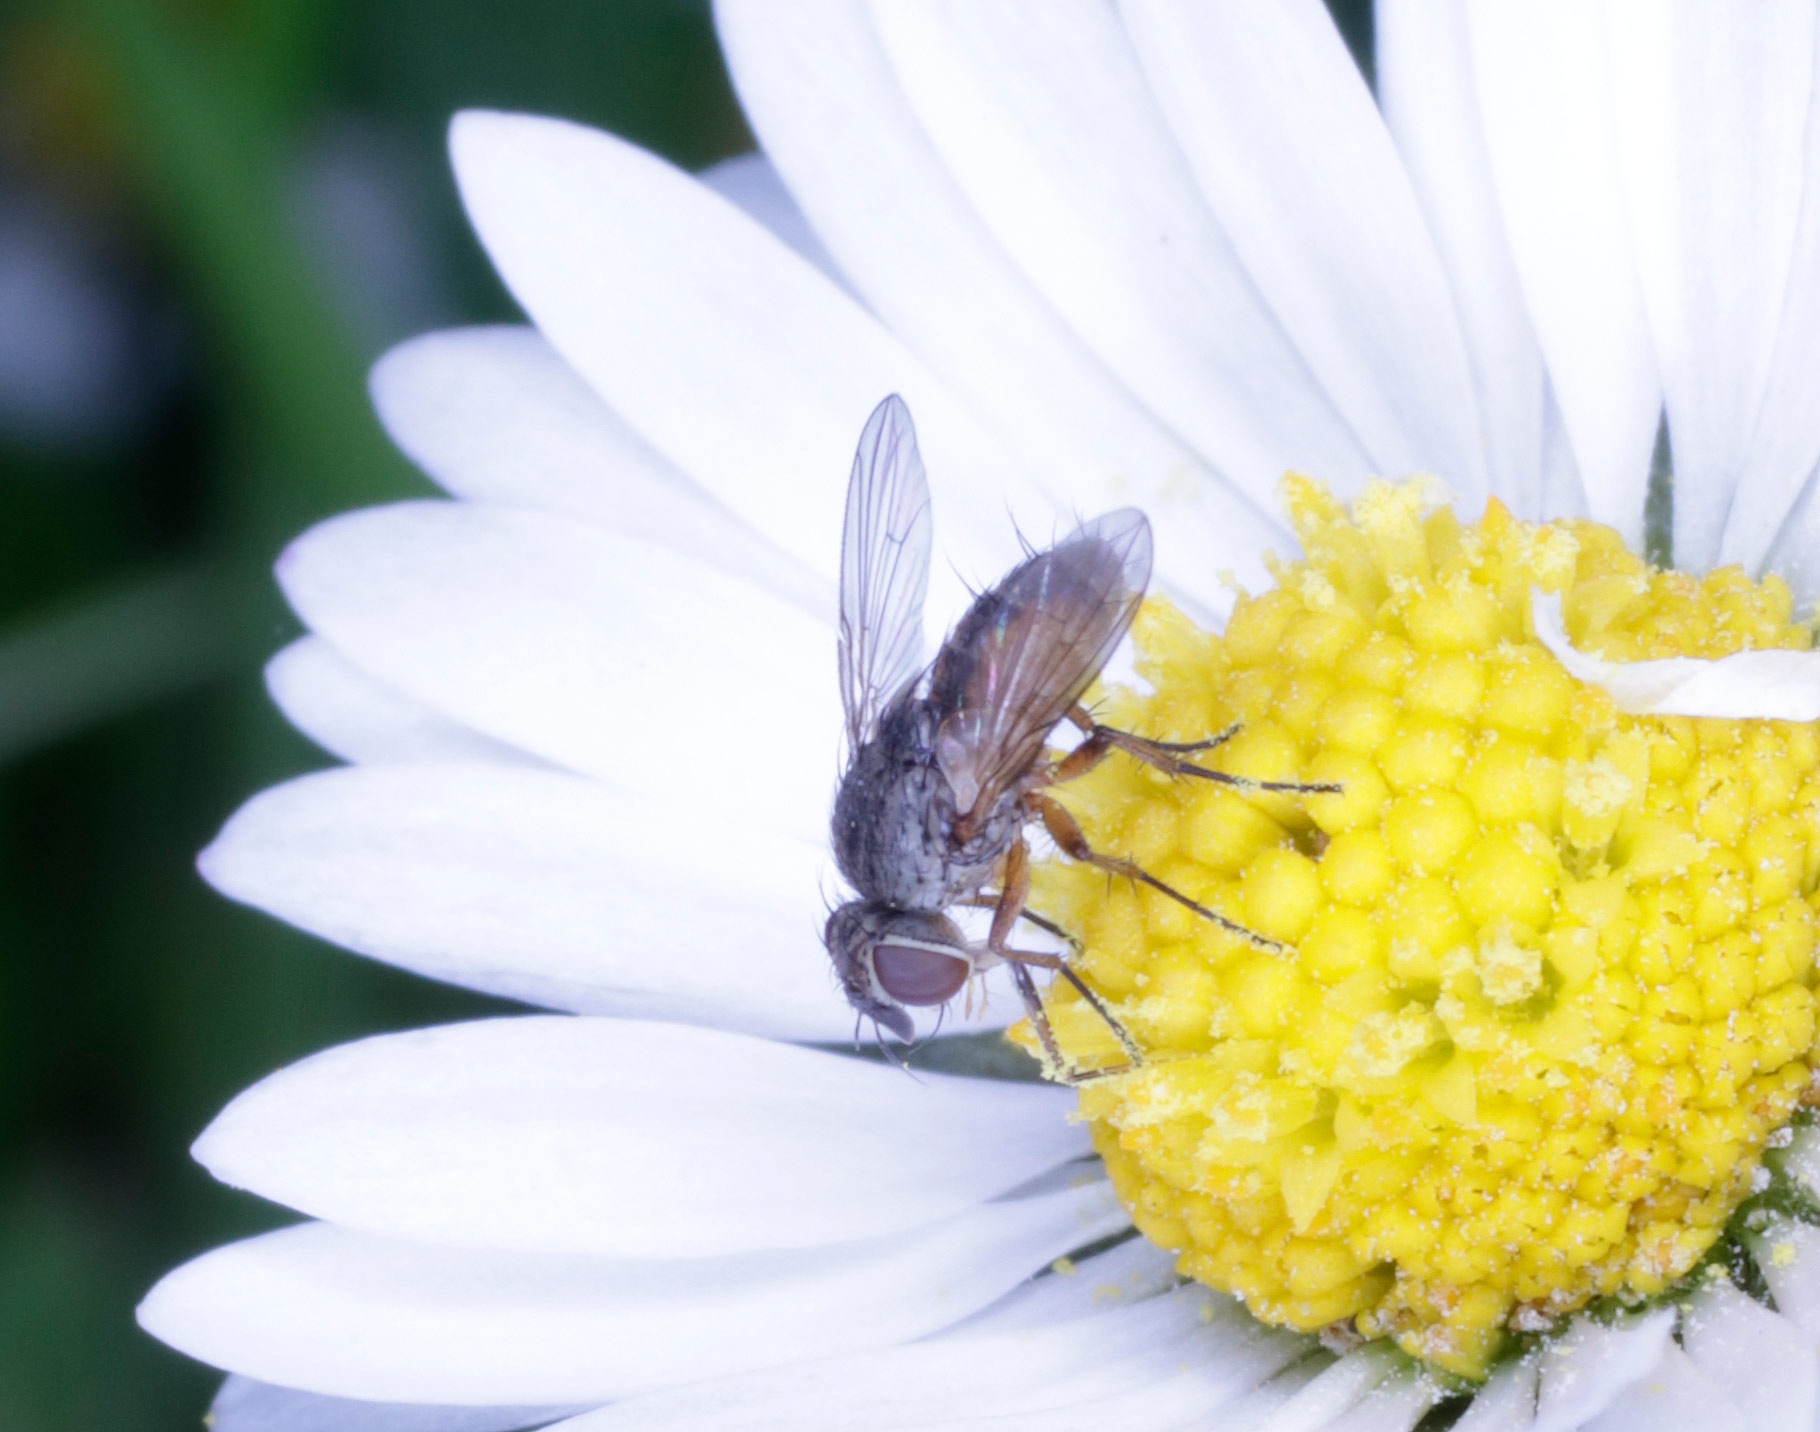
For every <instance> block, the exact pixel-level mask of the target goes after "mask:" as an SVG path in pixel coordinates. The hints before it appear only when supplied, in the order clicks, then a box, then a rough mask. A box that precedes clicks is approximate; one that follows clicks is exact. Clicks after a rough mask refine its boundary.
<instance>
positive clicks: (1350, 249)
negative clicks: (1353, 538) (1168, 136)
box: [1119, 0, 1489, 507]
mask: <svg viewBox="0 0 1820 1432" xmlns="http://www.w3.org/2000/svg"><path fill="white" fill-rule="evenodd" d="M1119 9H1120V13H1121V14H1122V15H1123V16H1124V19H1125V25H1126V28H1127V30H1128V31H1129V33H1130V35H1131V40H1132V44H1133V46H1134V47H1135V49H1136V51H1137V55H1138V59H1139V61H1140V63H1141V64H1142V65H1143V68H1144V73H1145V75H1146V76H1147V77H1148V79H1149V81H1150V85H1151V88H1152V90H1153V91H1154V92H1155V94H1156V97H1157V100H1158V102H1159V104H1160V105H1161V106H1162V110H1163V113H1164V114H1165V115H1166V116H1167V117H1168V120H1169V124H1170V127H1171V129H1172V130H1173V132H1174V134H1175V136H1176V138H1177V140H1178V141H1179V142H1180V144H1181V146H1182V149H1183V151H1184V152H1185V153H1186V155H1187V157H1188V162H1189V164H1190V165H1191V167H1192V168H1193V170H1194V174H1195V177H1196V179H1197V180H1198V181H1199V182H1200V187H1201V192H1202V193H1203V194H1204V195H1205V196H1206V198H1207V200H1208V203H1209V205H1210V207H1211V208H1212V209H1213V212H1214V214H1215V215H1216V216H1217V218H1218V219H1219V221H1220V224H1221V225H1222V226H1223V227H1224V229H1225V231H1226V233H1227V235H1228V237H1229V238H1230V239H1231V241H1232V245H1233V248H1234V249H1235V250H1236V252H1237V254H1238V257H1239V258H1240V260H1241V261H1242V262H1243V264H1244V267H1245V271H1246V273H1248V274H1249V275H1250V277H1251V280H1252V282H1253V283H1255V284H1256V285H1257V286H1258V289H1259V291H1260V292H1261V293H1262V294H1263V296H1264V299H1265V301H1266V302H1267V303H1268V304H1269V305H1270V308H1271V311H1272V312H1274V313H1275V314H1276V316H1277V318H1278V319H1279V320H1280V321H1281V323H1282V325H1283V327H1284V328H1285V330H1287V332H1288V334H1289V336H1290V338H1291V340H1292V341H1293V342H1294V343H1295V345H1296V347H1297V349H1298V350H1299V351H1300V352H1301V354H1302V356H1303V357H1304V358H1305V359H1306V360H1307V362H1308V366H1309V368H1310V369H1311V370H1312V371H1313V372H1314V374H1315V377H1316V379H1317V380H1318V381H1319V382H1320V384H1321V386H1322V387H1323V388H1324V389H1325V390H1326V392H1327V394H1328V396H1329V397H1330V398H1331V399H1332V400H1333V402H1334V404H1335V405H1336V406H1337V407H1338V408H1339V410H1340V411H1341V413H1343V414H1344V415H1345V417H1346V418H1347V420H1348V421H1349V422H1350V424H1351V426H1352V429H1353V431H1354V432H1356V433H1357V434H1358V435H1359V438H1360V441H1361V442H1362V443H1363V444H1364V446H1365V449H1366V451H1367V452H1368V453H1369V454H1370V457H1371V460H1372V462H1373V463H1374V464H1375V465H1376V468H1377V470H1378V471H1379V472H1382V473H1385V474H1387V475H1390V476H1396V477H1401V476H1404V475H1407V474H1408V473H1411V472H1416V471H1433V472H1438V473H1441V474H1443V475H1444V476H1445V478H1446V480H1447V482H1448V483H1449V484H1450V485H1451V486H1452V487H1453V488H1454V490H1455V491H1456V492H1458V493H1459V494H1460V495H1461V496H1463V497H1464V498H1466V499H1467V500H1468V502H1469V503H1470V505H1472V506H1474V507H1476V506H1477V505H1478V504H1479V503H1480V502H1482V501H1483V500H1484V498H1485V496H1486V494H1487V492H1488V491H1489V484H1488V481H1487V478H1486V466H1485V456H1484V440H1483V434H1482V431H1481V425H1480V421H1479V413H1478V401H1477V398H1476V396H1475V395H1474V392H1473V384H1472V374H1471V370H1470V368H1469V366H1468V364H1467V359H1466V345H1465V341H1464V339H1463V338H1462V337H1461V332H1460V323H1459V319H1458V318H1457V317H1456V315H1455V313H1454V306H1453V298H1452V295H1451V294H1450V292H1449V290H1448V285H1447V279H1446V276H1445V274H1444V273H1443V272H1442V268H1441V260H1440V256H1439V254H1437V253H1436V251H1435V245H1434V241H1433V240H1432V239H1431V238H1430V236H1429V232H1428V227H1427V225H1426V224H1425V223H1424V222H1423V219H1422V213H1421V210H1420V209H1419V208H1418V207H1417V205H1416V198H1415V194H1414V193H1413V192H1412V190H1411V188H1410V184H1409V179H1408V177H1407V175H1406V174H1405V173H1404V170H1403V166H1402V164H1401V162H1400V161H1399V160H1398V157H1397V151H1396V149H1395V147H1394V146H1393V145H1392V144H1391V142H1390V135H1389V132H1388V131H1387V130H1386V129H1385V127H1384V122H1383V120H1382V119H1381V118H1380V116H1379V114H1378V109H1377V106H1376V104H1374V103H1373V101H1372V97H1371V91H1370V90H1369V89H1368V88H1367V87H1366V85H1365V80H1364V77H1363V76H1362V75H1361V74H1360V73H1359V69H1358V66H1357V65H1356V64H1354V63H1353V59H1352V56H1351V55H1350V54H1348V53H1347V50H1346V46H1345V44H1344V42H1343V41H1342V40H1341V39H1340V35H1339V32H1338V31H1337V30H1336V29H1335V28H1334V25H1333V21H1332V19H1331V17H1330V16H1329V15H1328V13H1327V9H1326V7H1325V6H1324V5H1322V4H1321V3H1320V0H1281V3H1278V4H1274V5H1250V6H1246V5H1204V4H1196V3H1192V0H1188V3H1184V0H1121V3H1120V6H1119ZM1260 116H1267V117H1268V120H1267V122H1263V123H1260Z"/></svg>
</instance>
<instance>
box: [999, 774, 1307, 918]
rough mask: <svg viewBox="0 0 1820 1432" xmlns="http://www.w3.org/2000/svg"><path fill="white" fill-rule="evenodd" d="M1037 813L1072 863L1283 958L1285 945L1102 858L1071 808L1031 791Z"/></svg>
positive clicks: (1125, 863) (1137, 868) (1133, 868)
mask: <svg viewBox="0 0 1820 1432" xmlns="http://www.w3.org/2000/svg"><path fill="white" fill-rule="evenodd" d="M1024 799H1025V800H1027V801H1029V802H1030V804H1031V805H1032V806H1034V807H1035V809H1036V813H1037V814H1038V815H1039V816H1041V817H1042V821H1043V829H1044V830H1046V831H1048V832H1049V838H1050V839H1051V840H1053V841H1054V842H1055V843H1056V845H1057V846H1058V847H1059V848H1060V849H1061V852H1062V854H1063V855H1066V856H1067V857H1069V859H1071V860H1078V861H1080V862H1081V863H1082V864H1084V865H1091V866H1094V867H1095V868H1096V869H1099V870H1104V871H1105V872H1106V873H1107V874H1109V875H1122V876H1124V877H1125V879H1127V880H1135V881H1136V882H1137V883H1138V884H1140V885H1148V886H1149V887H1150V888H1151V889H1152V890H1154V891H1156V892H1157V893H1158V894H1159V895H1167V896H1168V897H1169V898H1170V899H1171V900H1174V901H1175V902H1176V903H1177V904H1179V905H1186V906H1187V907H1188V908H1189V909H1190V910H1192V911H1194V913H1195V914H1197V915H1199V916H1200V917H1201V918H1202V919H1205V920H1211V921H1213V923H1214V924H1216V925H1218V926H1219V927H1220V928H1221V929H1222V930H1229V931H1231V932H1232V933H1233V934H1235V935H1237V936H1238V937H1239V938H1240V939H1242V940H1246V941H1249V942H1250V943H1251V944H1253V945H1255V946H1257V948H1258V949H1260V950H1268V951H1269V952H1270V953H1271V954H1281V953H1282V950H1283V945H1282V943H1281V942H1280V941H1277V940H1273V939H1271V938H1270V937H1269V936H1267V935H1260V934H1259V933H1258V932H1257V931H1256V930H1248V929H1246V928H1245V927H1244V926H1243V925H1241V924H1239V923H1238V922H1237V921H1236V920H1228V919H1227V918H1226V917H1225V916H1224V915H1222V914H1220V913H1219V911H1217V910H1210V909H1208V908H1207V907H1206V906H1205V905H1203V904H1201V902H1200V901H1198V900H1194V899H1190V898H1189V897H1188V896H1186V895H1184V894H1183V893H1182V892H1181V891H1180V890H1177V889H1176V888H1175V887H1174V886H1173V885H1166V884H1164V883H1163V882H1162V881H1161V880H1158V879H1157V878H1156V876H1154V875H1152V874H1151V873H1150V872H1149V871H1148V870H1146V869H1144V867H1143V866H1141V865H1139V864H1138V863H1137V862H1136V861H1135V860H1127V859H1125V858H1124V857H1123V856H1119V855H1103V854H1101V853H1100V852H1099V851H1097V850H1095V849H1094V848H1093V847H1092V846H1091V845H1089V844H1088V843H1087V835H1086V832H1084V831H1083V830H1082V829H1081V825H1080V822H1079V821H1077V820H1076V819H1075V818H1074V817H1073V816H1072V815H1070V814H1069V813H1068V808H1067V807H1066V806H1064V805H1062V804H1061V802H1059V801H1057V800H1055V799H1053V798H1052V797H1050V796H1046V795H1044V794H1043V793H1042V792H1041V791H1031V792H1029V793H1028V794H1027V795H1026V796H1025V797H1024Z"/></svg>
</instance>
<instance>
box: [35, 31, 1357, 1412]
mask: <svg viewBox="0 0 1820 1432" xmlns="http://www.w3.org/2000/svg"><path fill="white" fill-rule="evenodd" d="M1333 3H1334V8H1335V9H1336V10H1337V11H1339V12H1341V13H1342V14H1343V15H1344V17H1345V19H1346V20H1347V21H1348V22H1349V24H1348V30H1349V38H1350V39H1351V40H1352V41H1353V42H1354V49H1355V53H1363V52H1366V51H1367V50H1368V43H1369V42H1368V37H1367V31H1368V22H1367V21H1366V20H1365V11H1366V8H1367V6H1366V3H1365V0H1333ZM467 105H491V106H498V107H503V108H519V109H528V110H537V111H544V112H550V113H557V114H563V115H568V116H571V117H574V118H579V119H584V120H588V121H591V122H593V123H596V124H600V125H603V126H605V127H607V128H610V129H613V130H615V131H617V132H619V133H621V134H623V135H626V136H628V137H630V138H632V139H634V140H636V141H638V142H640V143H643V144H646V145H649V146H650V147H652V148H654V149H656V150H658V151H659V152H660V153H663V154H665V155H667V156H669V157H670V158H672V159H673V160H675V161H677V162H678V163H681V164H683V165H686V166H689V167H698V166H701V165H704V164H707V163H709V162H712V161H713V160H715V159H718V158H721V157H723V156H726V155H730V154H734V153H738V152H741V151H743V150H745V149H747V148H749V147H750V144H751V140H750V136H749V134H748V133H747V131H746V129H745V127H744V124H743V122H742V121H741V119H740V116H739V112H738V108H737V106H736V105H735V103H734V100H733V97H732V94H731V91H730V89H729V87H728V84H727V80H726V76H725V73H724V70H723V68H722V65H721V62H720V58H719V55H718V53H717V51H716V49H715V45H714V38H713V32H712V26H711V23H710V19H709V16H708V13H707V6H706V3H705V0H704V3H692V0H511V3H509V4H502V3H498V2H497V0H494V3H487V0H362V3H334V0H62V3H34V0H0V1429H3V1432H50V1429H57V1432H62V1430H63V1429H70V1432H76V1429H81V1432H89V1429H95V1432H100V1430H101V1429H106V1430H107V1432H140V1429H194V1428H196V1427H197V1426H198V1425H199V1421H200V1417H201V1414H202V1411H203V1409H204V1408H205V1407H206V1405H207V1403H208V1399H209V1397H210V1396H211V1394H212V1392H213V1389H214V1386H215V1384H216V1382H217V1380H218V1379H217V1376H216V1374H213V1373H211V1372H210V1371H208V1370H207V1369H204V1368H201V1367H199V1366H196V1365H195V1364H192V1363H190V1362H188V1361H187V1360H185V1359H183V1358H181V1357H179V1356H178V1355H176V1354H174V1353H172V1352H170V1351H168V1350H166V1349H164V1348H162V1347H160V1346H159V1345H157V1344H156V1343H154V1342H152V1340H151V1339H149V1338H147V1337H146V1336H144V1335H143V1334H141V1333H140V1332H139V1331H138V1329H137V1328H136V1327H135V1326H134V1324H133V1320H132V1309H133V1305H134V1304H135V1303H136V1302H137V1300H138V1299H139V1297H140V1296H141V1294H142V1293H143V1292H144V1290H145V1289H146V1288H147V1287H148V1286H149V1285H150V1284H151V1283H152V1281H153V1280H154V1279H156V1278H157V1276H158V1275H159V1274H160V1273H161V1272H163V1271H164V1270H165V1269H167V1268H169V1267H170V1266H171V1265H173V1264H175V1263H177V1262H179V1261H181V1260H182V1259H184V1258H186V1257H188V1256H190V1255H191V1254H193V1253H196V1252H199V1251H201V1250H202V1249H204V1248H207V1247H209V1246H211V1245H213V1244H216V1243H219V1242H222V1241H224V1240H226V1239H229V1238H233V1237H237V1236H240V1235H242V1234H245V1233H248V1232H251V1231H254V1230H256V1229H258V1228H261V1227H269V1226H272V1225H274V1224H276V1223H279V1222H283V1221H285V1217H284V1215H282V1214H281V1213H280V1212H279V1211H278V1210H275V1209H272V1208H270V1207H267V1206H265V1205H262V1204H260V1203H259V1202H258V1201H256V1200H254V1199H251V1198H247V1197H244V1196H240V1195H236V1194H233V1193H231V1192H229V1191H227V1190H225V1189H221V1188H219V1187H217V1186H216V1185H214V1184H212V1183H211V1182H210V1181H209V1180H208V1178H207V1177H205V1176H204V1175H203V1173H202V1172H201V1170H200V1169H198V1168H197V1167H196V1166H195V1165H193V1164H192V1163H191V1162H190V1161H189V1158H188V1155H187V1152H186V1150H187V1147H188V1144H189V1142H190V1140H191V1139H192V1138H194V1137H195V1135H196V1133H197V1132H198V1131H199V1130H200V1129H201V1128H202V1126H203V1125H204V1124H205V1123H207V1121H208V1120H209V1118H210V1117H211V1116H212V1115H213V1114H214V1113H215V1112H216V1111H217V1110H218V1109H219V1108H220V1107H221V1106H222V1105H223V1104H224V1103H225V1102H226V1101H227V1100H228V1099H229V1098H230V1097H231V1096H232V1095H233V1094H234V1093H235V1092H236V1091H237V1090H238V1089H240V1088H242V1087H244V1086H245V1085H246V1084H248V1083H250V1082H251V1081H253V1080H254V1079H257V1078H258V1077H260V1076H261V1075H263V1074H265V1073H267V1072H268V1071H270V1070H272V1069H273V1068H275V1067H277V1066H278V1065H280V1064H283V1063H285V1062H287V1061H289V1060H291V1059H294V1058H297V1057H298V1056H300V1055H303V1054H306V1053H308V1052H310V1051H312V1050H314V1049H318V1048H320V1047H322V1046H324V1045H327V1044H332V1043H335V1042H337V1041H340V1040H345V1039H349V1038H353V1037H356V1036H359V1035H362V1034H366V1033H370V1032H373V1031H377V1030H382V1029H391V1028H397V1027H401V1026H407V1025H411V1024H422V1023H428V1022H431V1021H434V1020H439V1019H447V1018H452V1017H460V1016H462V1015H467V1014H473V1013H477V1012H481V1011H485V1010H488V1009H491V1008H495V1007H496V1006H494V1005H492V1004H490V1003H489V1002H487V1001H485V1000H482V999H481V998H479V997H478V996H470V995H466V994H463V993H462V992H460V991H456V990H450V989H444V988H442V987H439V986H435V985H431V984H429V983H427V982H424V981H421V980H417V979H414V978H411V977H409V976H406V975H403V974H400V973H397V972H395V971H392V970H389V969H387V968H385V967H382V966H379V965H375V964H370V963H368V962H365V961H362V960H359V959H357V958H354V957H353V956H350V955H347V954H345V953H342V952H340V951H336V950H333V949H331V948H329V947H326V946H323V945H321V944H320V943H318V942H316V941H313V940H311V939H309V938H307V937H305V936H303V935H300V934H297V933H296V932H294V931H291V930H288V929H286V928H285V927H283V926H281V925H279V924H278V923H277V922H275V921H272V920H269V919H266V918H264V917H261V916H258V915H255V914H253V913H251V912H249V911H246V910H242V909H240V908H238V907H234V906H231V905H229V904H228V903H227V902H226V901H224V900H222V899H220V898H218V897H216V896H215V895H213V894H212V893H211V892H209V891H208V890H207V889H206V888H205V887H204V886H203V885H202V883H201V881H200V880H199V879H198V878H197V877H196V875H195V873H194V870H193V868H192V864H191V862H192V859H193V856H194V853H195V851H196V850H198V849H199V848H200V847H201V846H202V845H203V844H205V843H206V842H207V841H208V839H209V838H210V837H211V836H212V835H213V834H214V832H215V830H216V829H217V827H218V826H219V825H220V823H221V821H222V820H223V819H224V818H225V817H226V816H227V814H228V813H229V812H230V811H231V810H233V808H234V807H235V806H236V805H237V804H238V803H239V801H241V800H242V799H244V798H245V797H246V796H247V795H248V794H250V793H251V792H253V791H254V790H256V789H258V788H259V787H261V786H263V785H267V784H270V783H271V782H272V781H274V780H277V779H281V778H283V777H285V776H287V775H292V774H295V773H297V772H300V771H303V770H308V769H310V768H312V767H315V766H319V765H322V764H325V763H326V758H325V757H323V756H322V755H320V753H318V752H316V751H314V750H313V749H312V748H310V747H309V746H308V745H307V744H306V743H305V742H304V741H303V740H302V739H301V738H300V737H298V736H296V735H294V734H293V733H291V732H290V731H289V729H288V728H287V727H286V726H285V725H284V723H283V722H282V721H281V720H280V719H279V717H278V716H277V715H276V713H275V712H274V711H273V710H272V708H271V707H270V705H269V704H268V703H267V701H266V700H265V697H264V693H263V689H262V686H261V680H260V668H261V665H262V664H263V661H264V659H265V657H266V656H267V655H269V654H270V653H271V652H272V651H274V650H276V649H277V648H278V647H279V646H281V645H282V644H283V643H284V642H285V641H287V640H288V639H289V638H290V637H291V636H293V635H294V634H295V633H296V630H297V627H296V623H295V621H294V620H293V619H292V618H291V617H290V616H289V615H288V614H287V613H286V612H285V610H284V608H283V606H282V604H281V603H280V602H279V601H278V599H277V596H276V593H275V590H274V588H273V586H272V583H271V579H270V576H269V569H270V565H271V561H272V558H273V557H274V556H275V555H276V553H277V551H278V549H279V548H280V546H281V545H282V544H283V542H284V541H285V540H286V538H287V537H289V536H290V535H292V534H294V533H295V532H296V531H297V530H299V529H300V528H301V527H303V526H304V525H306V524H307V523H308V522H310V521H311V520H313V519H314V518H316V517H319V516H322V515H325V514H327V513H329V512H332V511H335V510H337V509H340V508H345V507H349V506H356V505H360V504H364V503H372V502H380V501H385V500H388V499H392V498H397V497H401V496H410V495H418V494H423V493H425V492H427V491H428V490H429V489H428V486H427V484H426V483H425V482H424V481H423V479H421V478H420V477H418V476H417V475H416V474H415V473H413V472H412V471H411V470H410V469H409V467H408V466H407V464H406V463H405V462H404V461H403V460H402V459H401V458H400V457H398V456H397V455H396V454H395V453H394V452H393V451H392V450H391V449H390V448H389V446H388V445H387V443H386V442H385V440H384V438H383V437H382V436H381V434H380V432H379V429H378V427H377V425H376V423H375V422H374V420H373V418H372V415H371V412H370V410H369V408H368V405H367V401H366V394H365V372H366V368H367V366H368V365H369V363H370V362H371V361H372V359H373V358H374V357H376V356H377V355H378V353H379V352H381V351H382V350H383V349H384V348H385V347H386V346H388V345H389V344H390V343H392V342H394V341H396V340H398V339H400V338H403V337H405V336H407V335H409V334H411V333H414V332H418V331H421V330H424V329H427V328H434V327H438V326H444V325H447V324H450V323H456V322H469V321H477V320H488V319H496V318H501V317H507V316H511V315H512V309H511V305H510V304H509V302H508V301H507V300H506V298H505V295H504V294H503V292H502V290H501V289H500V288H499V286H498V284H497V283H496V281H495V280H494V279H493V278H492V276H491V274H490V272H489V270H488V269H487V267H486V264H485V261H484V259H483V258H482V256H481V254H480V251H479V249H478V246H477V245H476V244H475V243H474V242H473V240H472V238H471V236H470V235H469V233H468V231H467V228H466V225H465V223H464V221H463V219H462V217H461V213H460V210H459V207H458V205H457V203H456V200H455V194H454V189H453V185H452V183H451V181H450V179H449V177H448V173H447V167H446V164H445V162H444V156H443V133H444V127H445V125H446V123H447V119H448V116H449V114H450V113H451V112H452V111H454V110H455V109H457V108H460V107H463V106H467Z"/></svg>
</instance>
